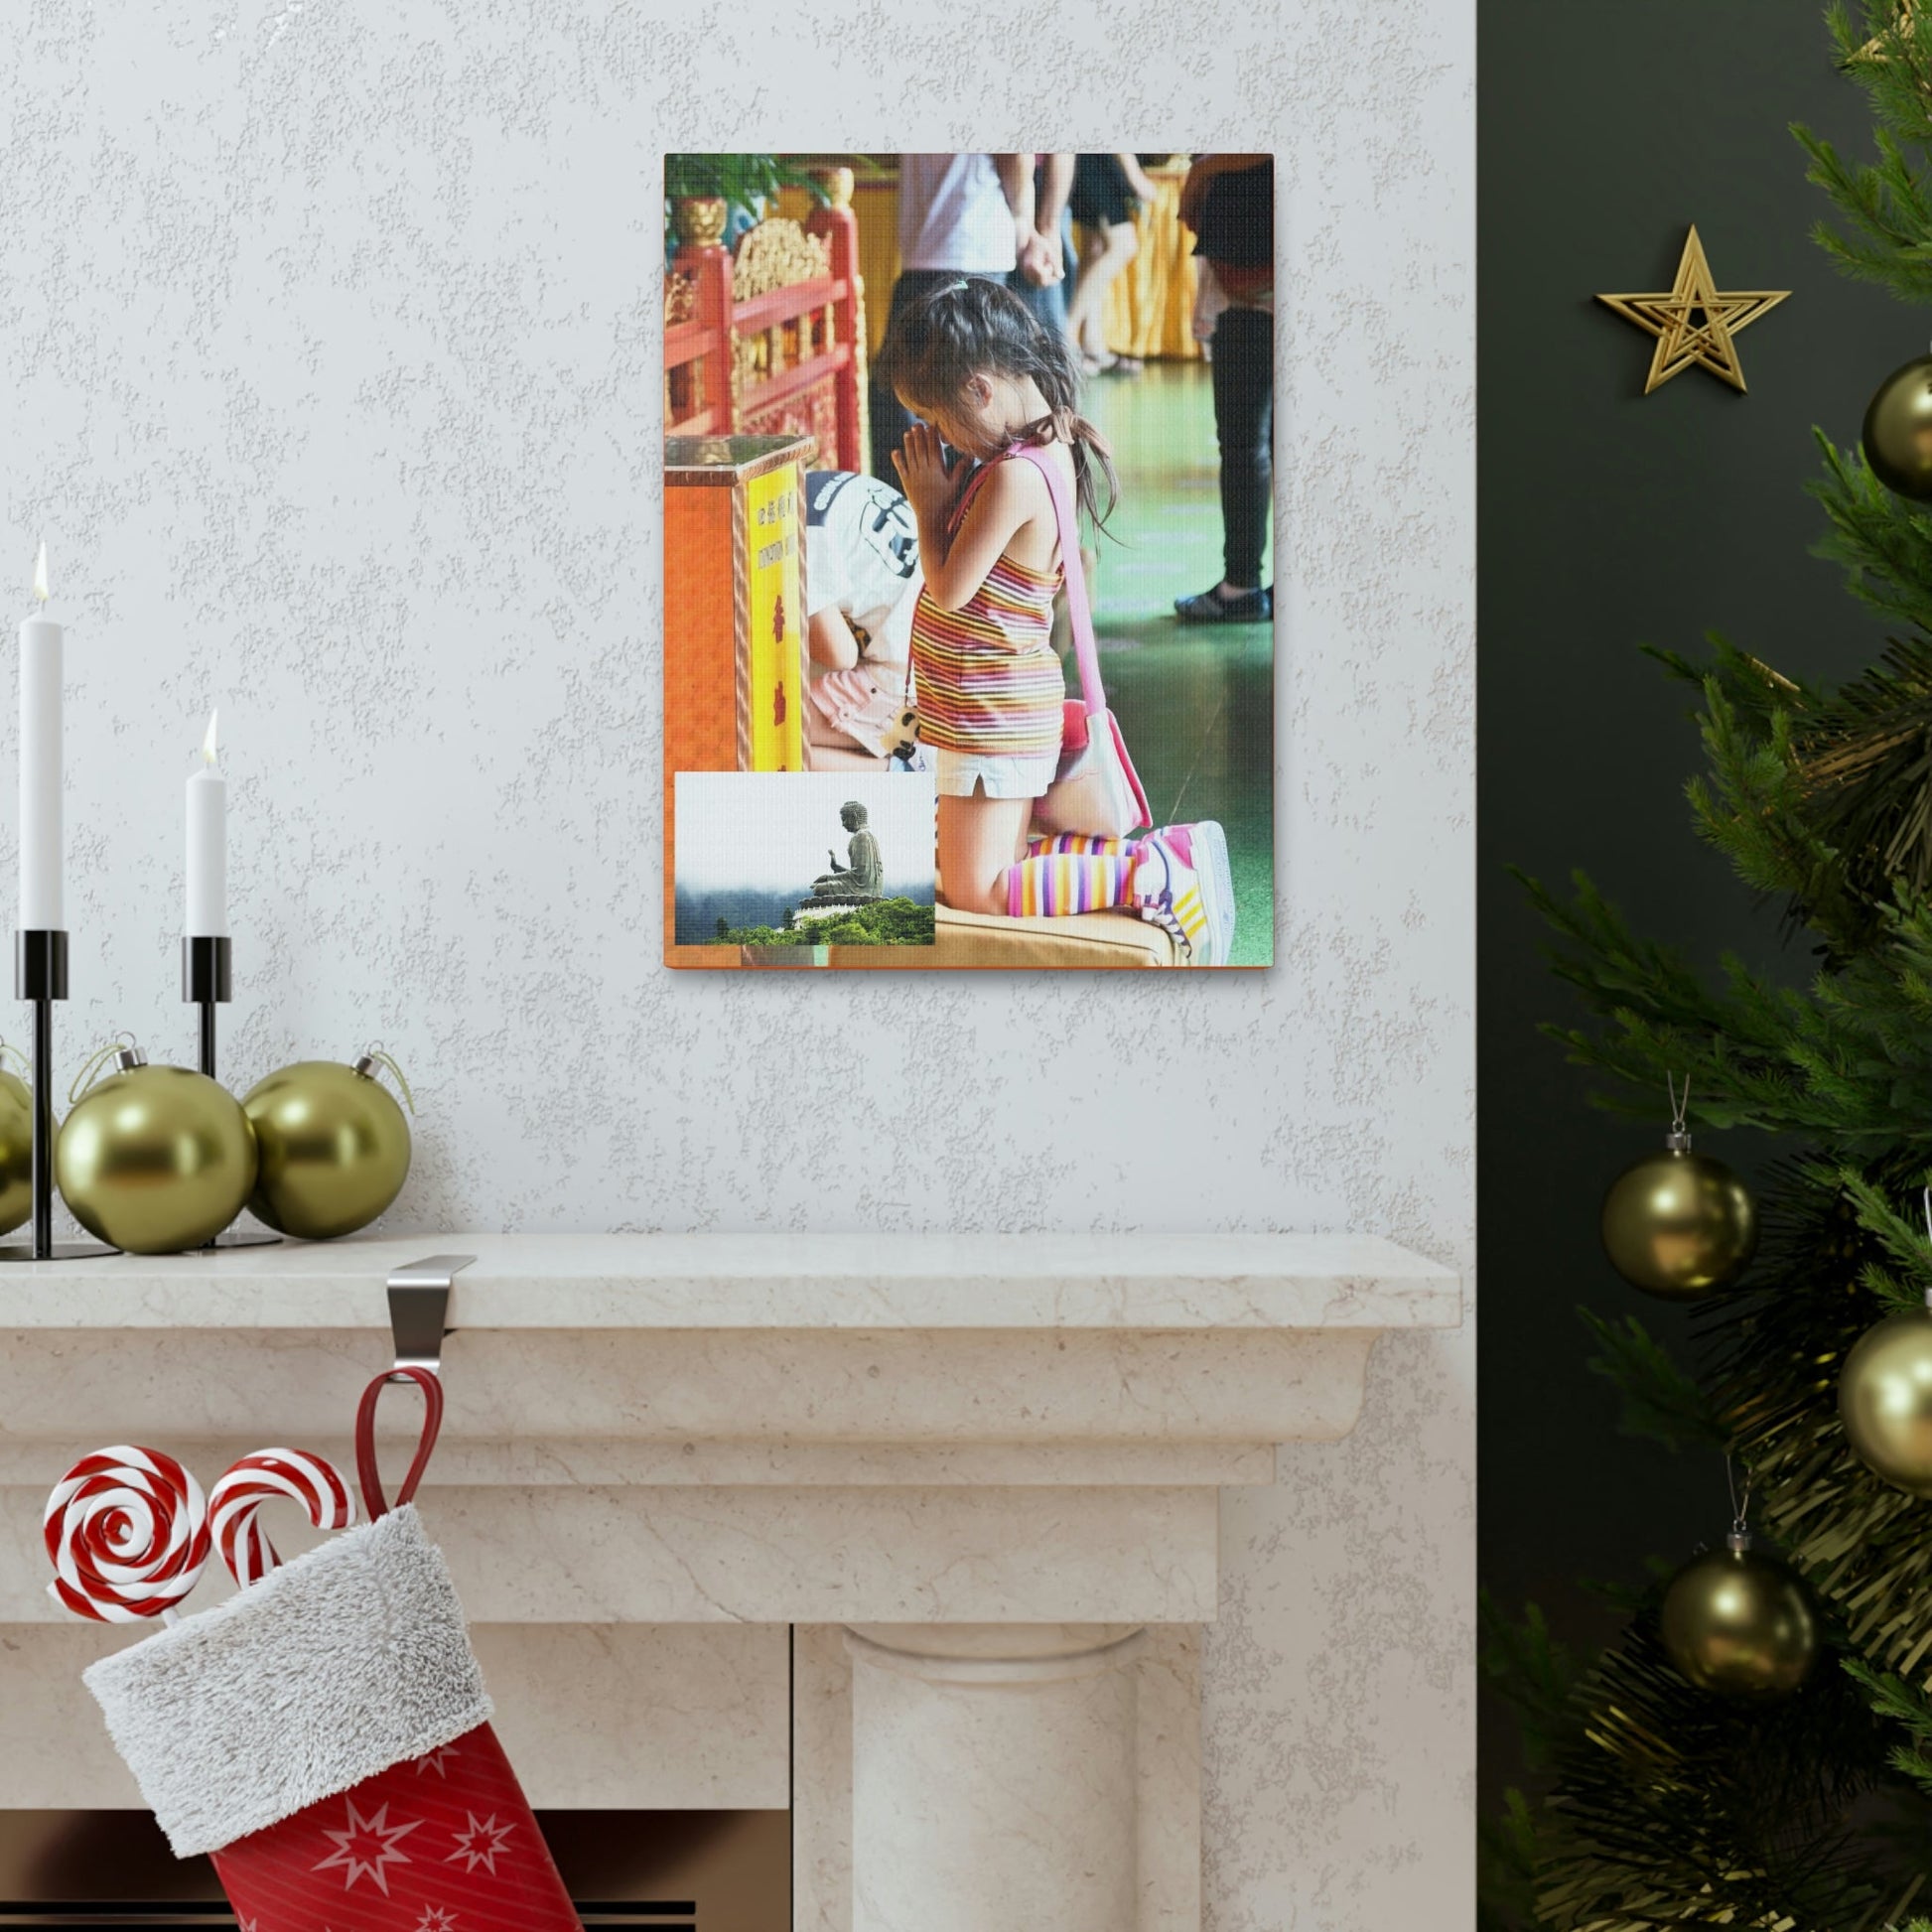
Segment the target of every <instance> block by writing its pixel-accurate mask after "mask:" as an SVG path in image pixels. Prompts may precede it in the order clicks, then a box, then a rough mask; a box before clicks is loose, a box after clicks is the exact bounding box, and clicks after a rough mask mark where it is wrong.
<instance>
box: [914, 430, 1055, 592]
mask: <svg viewBox="0 0 1932 1932" xmlns="http://www.w3.org/2000/svg"><path fill="white" fill-rule="evenodd" d="M893 467H894V468H895V469H896V470H897V472H898V477H899V484H900V486H901V487H902V488H903V489H904V491H905V494H906V497H907V499H908V500H909V501H910V502H911V505H912V514H913V515H914V516H915V517H916V518H917V519H918V524H919V556H920V559H921V561H922V563H923V566H924V570H925V594H926V596H927V597H929V598H931V600H932V601H933V603H934V604H936V605H937V606H938V607H939V608H940V610H942V611H957V610H958V609H959V608H960V606H961V605H962V604H964V603H966V601H967V600H968V599H969V598H970V597H971V596H972V595H973V593H974V592H975V591H976V590H978V589H979V587H980V586H981V585H982V584H984V583H985V582H986V580H987V577H988V575H989V574H990V573H991V571H992V569H993V566H994V565H995V564H996V563H998V562H999V561H1000V558H1001V557H1002V555H1004V554H1005V551H1006V548H1007V546H1008V544H1010V543H1011V542H1012V541H1013V539H1014V537H1015V536H1016V535H1017V534H1018V533H1019V531H1020V529H1021V528H1022V526H1023V525H1025V524H1026V523H1027V522H1028V521H1029V520H1030V519H1031V518H1032V517H1034V516H1035V515H1036V514H1037V513H1038V511H1039V509H1040V507H1041V499H1042V498H1043V497H1044V496H1045V494H1046V481H1045V479H1044V478H1043V477H1041V476H1040V475H1039V473H1038V472H1037V471H1036V470H1035V468H1034V466H1033V465H1032V464H1030V463H1001V464H997V465H996V466H995V467H994V470H993V473H992V475H991V476H989V477H988V478H987V480H986V481H985V483H982V484H981V485H980V487H979V493H978V494H977V495H976V496H975V497H974V498H973V501H972V504H971V507H969V508H968V510H967V512H966V515H965V517H964V519H963V520H962V521H961V523H960V526H959V528H958V529H957V530H955V531H952V532H951V533H950V534H949V533H948V531H947V529H946V521H947V512H948V511H949V510H950V509H951V507H952V504H953V500H954V497H955V496H956V495H957V493H958V490H959V487H960V484H959V483H958V482H957V481H956V480H955V479H954V478H953V477H952V476H951V475H950V474H949V473H948V472H947V470H946V468H945V466H944V464H943V463H942V462H941V461H940V457H939V437H938V433H937V432H936V431H935V430H933V429H931V428H929V427H928V426H927V425H926V424H924V423H914V424H913V425H912V427H911V428H910V429H909V430H907V431H906V433H905V441H904V442H903V443H902V444H901V445H900V446H899V448H898V450H897V451H896V452H895V453H894V456H893Z"/></svg>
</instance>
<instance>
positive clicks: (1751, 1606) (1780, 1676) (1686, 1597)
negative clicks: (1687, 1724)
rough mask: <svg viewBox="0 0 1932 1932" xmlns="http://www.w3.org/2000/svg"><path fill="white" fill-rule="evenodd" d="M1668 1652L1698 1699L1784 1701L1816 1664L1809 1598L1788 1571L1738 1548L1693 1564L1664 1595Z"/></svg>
mask: <svg viewBox="0 0 1932 1932" xmlns="http://www.w3.org/2000/svg"><path fill="white" fill-rule="evenodd" d="M1663 1638H1664V1648H1665V1649H1666V1650H1667V1651H1669V1652H1670V1659H1671V1662H1672V1663H1674V1664H1675V1665H1676V1666H1677V1668H1678V1669H1679V1670H1680V1671H1682V1672H1683V1673H1684V1675H1685V1676H1686V1677H1688V1678H1689V1679H1690V1680H1691V1682H1692V1683H1693V1684H1695V1685H1696V1686H1697V1687H1698V1689H1699V1690H1701V1691H1711V1692H1714V1693H1716V1695H1718V1696H1719V1697H1729V1698H1780V1697H1786V1696H1788V1695H1789V1694H1790V1693H1791V1692H1793V1691H1795V1690H1796V1689H1797V1688H1798V1686H1799V1685H1800V1684H1802V1683H1803V1682H1804V1681H1805V1679H1806V1677H1808V1676H1809V1675H1810V1673H1811V1667H1812V1665H1813V1664H1814V1663H1816V1662H1817V1661H1818V1619H1817V1617H1816V1615H1815V1614H1814V1613H1813V1610H1812V1605H1811V1593H1810V1591H1809V1590H1807V1589H1806V1588H1805V1586H1804V1583H1803V1581H1802V1580H1801V1579H1800V1578H1799V1576H1798V1575H1797V1573H1796V1572H1795V1571H1794V1570H1792V1569H1791V1568H1790V1566H1789V1565H1788V1564H1783V1563H1780V1562H1778V1560H1777V1559H1776V1558H1775V1557H1766V1556H1759V1555H1758V1554H1757V1553H1756V1552H1755V1551H1753V1550H1750V1549H1748V1548H1746V1549H1737V1548H1735V1547H1731V1548H1726V1549H1723V1550H1707V1551H1706V1552H1705V1553H1704V1554H1703V1555H1702V1556H1697V1557H1693V1558H1692V1559H1691V1560H1690V1562H1689V1563H1687V1564H1686V1565H1685V1566H1684V1568H1683V1569H1682V1570H1680V1571H1679V1572H1678V1573H1677V1575H1676V1576H1675V1577H1673V1578H1672V1579H1671V1582H1670V1587H1669V1589H1667V1590H1666V1591H1665V1592H1664V1611H1663Z"/></svg>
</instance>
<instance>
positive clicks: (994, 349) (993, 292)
mask: <svg viewBox="0 0 1932 1932" xmlns="http://www.w3.org/2000/svg"><path fill="white" fill-rule="evenodd" d="M876 372H877V374H878V376H879V378H880V380H882V381H883V382H885V383H886V384H887V386H888V387H889V388H891V389H892V391H893V392H894V394H896V395H897V396H899V397H900V398H901V399H902V400H903V401H904V402H905V403H906V405H907V406H908V407H909V408H912V409H914V410H917V409H920V408H925V409H950V408H951V407H953V406H954V405H955V404H956V403H957V402H958V400H959V396H960V392H961V391H962V390H963V389H964V388H965V386H966V384H967V381H968V380H969V379H970V378H971V377H973V376H976V375H984V374H988V373H992V374H995V375H1004V376H1011V377H1014V378H1016V379H1018V378H1020V377H1023V376H1032V377H1033V379H1034V381H1035V383H1036V384H1038V386H1039V393H1040V394H1041V395H1042V396H1044V397H1045V398H1046V414H1045V415H1044V416H1041V417H1040V418H1039V419H1038V420H1037V421H1036V422H1032V423H1029V424H1027V426H1026V427H1025V428H1024V429H1023V430H1022V431H1021V432H1020V435H1021V440H1022V441H1023V442H1027V443H1064V444H1065V445H1066V446H1067V448H1068V450H1069V451H1070V452H1071V453H1072V456H1073V481H1074V486H1075V493H1076V494H1077V496H1078V498H1079V504H1080V507H1081V508H1082V509H1083V510H1085V511H1086V513H1087V515H1088V516H1089V517H1090V518H1091V519H1092V521H1093V524H1094V527H1095V528H1096V529H1098V528H1100V527H1102V526H1103V525H1104V524H1105V523H1106V521H1107V518H1108V517H1109V516H1111V515H1112V514H1113V510H1114V505H1115V504H1116V503H1118V502H1119V501H1120V480H1119V478H1118V477H1117V476H1116V475H1115V474H1114V453H1113V451H1112V449H1111V448H1110V447H1109V445H1108V443H1107V439H1106V438H1105V437H1104V436H1102V435H1101V434H1100V432H1099V431H1098V430H1097V429H1095V428H1094V426H1093V425H1092V424H1091V423H1090V422H1088V421H1087V419H1086V418H1085V417H1084V416H1082V415H1081V414H1080V413H1079V412H1078V410H1076V409H1075V408H1074V403H1075V402H1076V401H1077V400H1078V396H1079V378H1078V377H1077V376H1076V375H1075V374H1074V371H1073V356H1072V352H1071V351H1070V350H1069V349H1068V347H1067V345H1066V339H1065V337H1063V336H1062V335H1061V334H1060V333H1059V331H1058V330H1056V329H1048V328H1046V327H1044V326H1043V325H1042V324H1041V323H1039V322H1038V321H1037V320H1036V319H1035V316H1034V313H1033V311H1032V310H1031V309H1029V308H1028V307H1027V305H1026V304H1025V303H1024V302H1022V301H1021V299H1020V298H1019V297H1018V296H1017V295H1015V294H1014V292H1013V291H1012V290H1011V289H1009V288H1005V287H1003V286H1002V285H1001V284H1000V283H998V282H989V281H987V280H985V279H984V278H983V277H979V276H966V277H962V278H961V279H960V280H959V281H957V282H952V283H949V284H947V286H945V287H944V288H940V289H935V290H934V291H933V292H932V293H931V294H930V295H922V296H920V297H918V298H917V299H916V300H915V301H913V302H912V303H910V304H909V305H908V306H907V307H906V308H904V309H903V310H901V311H900V312H899V315H898V318H897V320H896V321H895V322H894V324H893V326H892V328H891V330H890V331H889V332H888V334H887V337H886V341H885V343H884V345H882V346H881V348H880V351H879V361H878V366H877V371H876ZM1096 473H1097V474H1098V476H1099V477H1101V478H1104V479H1105V480H1106V485H1107V502H1106V507H1105V508H1104V509H1103V508H1102V507H1101V503H1100V487H1099V483H1098V482H1097V481H1096Z"/></svg>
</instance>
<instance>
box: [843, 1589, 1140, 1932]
mask: <svg viewBox="0 0 1932 1932" xmlns="http://www.w3.org/2000/svg"><path fill="white" fill-rule="evenodd" d="M845 1641H846V1647H847V1649H848V1650H849V1651H850V1653H851V1656H852V1664H853V1669H852V1926H853V1932H988V1928H989V1927H994V1926H1028V1925H1037V1926H1051V1927H1052V1928H1053V1932H1121V1928H1123V1927H1127V1926H1132V1925H1133V1924H1135V1922H1136V1913H1137V1903H1136V1899H1137V1890H1138V1881H1139V1872H1138V1852H1137V1841H1138V1834H1137V1820H1136V1792H1137V1784H1138V1779H1137V1765H1136V1749H1135V1737H1136V1729H1137V1710H1136V1689H1135V1673H1134V1672H1133V1671H1131V1670H1126V1669H1123V1668H1122V1666H1123V1665H1126V1664H1130V1663H1131V1662H1132V1661H1133V1660H1134V1658H1135V1657H1136V1656H1137V1655H1138V1654H1139V1652H1140V1650H1141V1648H1142V1645H1143V1642H1144V1635H1143V1632H1142V1631H1141V1630H1140V1629H1139V1628H1137V1627H1135V1626H1133V1625H1122V1624H1047V1625H1029V1624H937V1625H923V1624H890V1625H875V1624H868V1625H863V1626H860V1627H858V1628H855V1629H848V1630H847V1632H846V1639H845Z"/></svg>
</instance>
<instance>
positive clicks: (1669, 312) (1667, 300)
mask: <svg viewBox="0 0 1932 1932" xmlns="http://www.w3.org/2000/svg"><path fill="white" fill-rule="evenodd" d="M1790 293H1791V291H1790V290H1789V289H1732V290H1727V291H1721V290H1720V289H1719V287H1718V284H1717V282H1716V280H1715V278H1714V277H1713V276H1712V273H1711V264H1710V263H1709V262H1708V261H1706V260H1705V258H1704V243H1703V242H1701V241H1700V240H1699V239H1698V231H1697V229H1696V227H1695V226H1693V227H1692V229H1691V232H1690V234H1689V235H1688V236H1687V237H1686V239H1685V242H1684V258H1683V260H1682V261H1680V262H1679V263H1678V264H1677V280H1676V281H1675V282H1673V283H1672V284H1671V286H1670V287H1669V288H1668V289H1666V290H1663V291H1661V292H1659V293H1657V294H1654V295H1599V296H1598V297H1597V298H1596V299H1597V301H1599V302H1600V303H1602V304H1603V305H1604V307H1605V308H1609V309H1614V310H1615V311H1616V313H1617V314H1618V315H1620V316H1621V317H1622V318H1623V319H1624V321H1625V322H1634V323H1635V324H1636V325H1637V327H1638V328H1639V329H1641V330H1642V331H1643V332H1644V334H1645V335H1646V336H1655V337H1656V339H1657V346H1656V348H1655V349H1654V350H1653V351H1652V353H1651V357H1650V379H1649V380H1648V381H1647V382H1646V383H1645V384H1644V385H1643V392H1644V394H1645V395H1649V394H1650V392H1651V391H1652V390H1653V389H1661V388H1662V387H1663V386H1664V384H1665V383H1666V382H1668V381H1669V380H1670V379H1671V377H1672V376H1674V375H1682V374H1683V372H1684V371H1685V370H1686V369H1709V370H1710V372H1711V373H1712V374H1713V375H1715V376H1719V377H1722V378H1723V380H1725V382H1728V383H1729V384H1730V386H1731V387H1732V388H1733V389H1736V390H1739V391H1741V390H1742V389H1743V387H1744V371H1743V369H1742V367H1741V366H1740V365H1739V363H1738V360H1737V344H1736V340H1735V339H1736V337H1737V336H1738V335H1739V334H1740V333H1741V332H1742V331H1743V330H1746V329H1748V328H1749V327H1750V326H1751V324H1752V323H1754V322H1755V321H1756V320H1757V319H1758V317H1759V316H1761V315H1767V314H1768V313H1769V312H1770V311H1771V310H1773V309H1775V308H1776V307H1777V306H1778V304H1779V303H1780V302H1782V301H1783V300H1784V299H1785V297H1786V296H1788V295H1789V294H1790Z"/></svg>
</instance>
